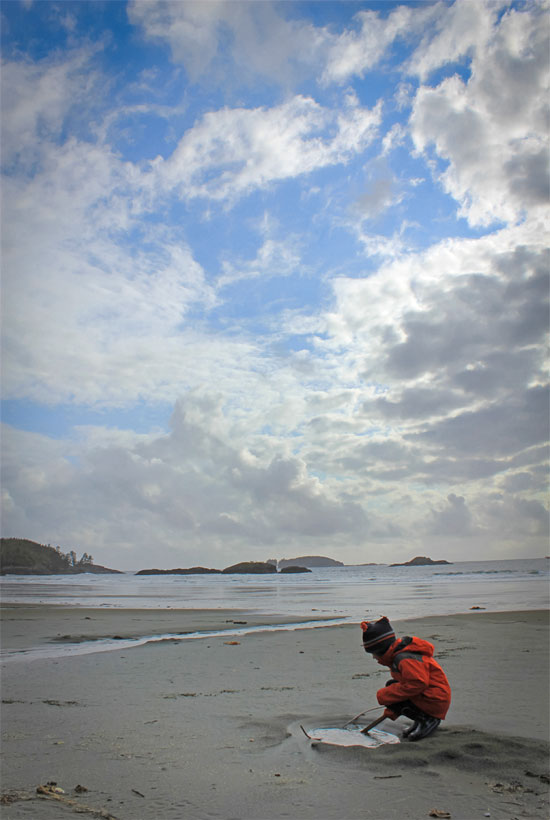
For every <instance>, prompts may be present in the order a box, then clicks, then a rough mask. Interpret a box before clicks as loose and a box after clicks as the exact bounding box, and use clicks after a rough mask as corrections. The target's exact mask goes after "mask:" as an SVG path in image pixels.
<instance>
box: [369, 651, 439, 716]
mask: <svg viewBox="0 0 550 820" xmlns="http://www.w3.org/2000/svg"><path fill="white" fill-rule="evenodd" d="M399 675H400V677H401V680H400V681H397V683H394V684H392V685H391V686H384V688H383V689H379V690H378V692H377V693H376V697H377V698H378V703H380V704H381V705H382V706H391V704H392V703H399V702H400V701H402V700H409V698H414V697H415V695H419V694H420V693H421V692H423V691H424V689H426V688H427V687H428V685H429V682H430V676H429V672H428V667H427V665H425V664H424V663H423V662H422V661H421V660H416V659H415V658H404V659H403V660H402V661H401V663H400V664H399Z"/></svg>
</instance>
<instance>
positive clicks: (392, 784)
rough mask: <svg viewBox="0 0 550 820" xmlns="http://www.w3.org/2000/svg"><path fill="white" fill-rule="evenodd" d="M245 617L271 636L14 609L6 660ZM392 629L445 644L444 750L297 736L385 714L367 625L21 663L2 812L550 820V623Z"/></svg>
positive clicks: (450, 621) (162, 618)
mask: <svg viewBox="0 0 550 820" xmlns="http://www.w3.org/2000/svg"><path fill="white" fill-rule="evenodd" d="M269 620H270V619H263V620H262V621H261V623H265V622H266V621H269ZM271 620H272V622H273V621H275V622H277V621H278V620H279V619H277V618H274V619H271ZM287 620H289V621H292V620H294V619H287ZM239 621H247V624H248V625H253V624H254V623H258V619H256V618H255V617H254V615H253V614H252V613H250V612H235V611H223V612H221V611H214V610H211V611H192V610H187V611H178V610H164V611H159V610H112V609H104V610H103V609H99V610H84V609H71V608H65V607H49V606H36V607H17V606H9V607H8V606H6V607H4V608H3V621H2V648H3V649H4V650H6V649H11V650H13V649H16V648H29V647H30V646H35V645H38V644H42V645H46V646H52V647H53V646H56V645H59V644H60V643H63V644H64V645H68V644H70V643H71V642H72V641H73V640H74V641H75V642H77V641H82V640H89V639H100V638H109V637H110V638H112V637H115V636H120V637H121V638H126V637H139V636H141V635H155V634H156V635H159V634H164V633H178V632H194V631H196V630H199V629H201V630H205V629H206V630H216V629H232V628H234V627H235V623H234V622H239ZM394 625H395V626H396V628H397V630H398V633H399V634H401V635H403V634H417V635H420V636H422V637H425V638H427V639H429V640H431V641H432V643H434V644H435V646H436V656H437V657H438V659H439V660H440V662H441V664H442V665H443V667H444V669H445V671H446V672H447V675H448V677H449V680H450V682H451V686H452V688H453V703H452V706H451V710H450V712H449V715H448V717H447V720H446V721H445V722H444V723H443V724H442V726H441V728H440V729H439V730H438V731H437V732H436V733H435V734H434V735H433V736H432V737H430V738H427V739H425V740H423V741H420V742H418V743H410V742H409V743H407V742H403V743H400V744H397V745H391V746H385V747H381V748H378V749H373V750H370V749H359V748H345V749H342V748H336V747H330V746H317V747H312V745H311V744H310V742H309V741H308V739H307V738H306V737H305V736H304V734H303V733H302V731H301V729H300V724H302V725H303V726H304V727H305V728H306V729H313V728H316V727H321V726H339V725H342V724H344V723H345V722H346V721H347V720H348V719H349V718H350V717H351V716H353V715H355V714H357V713H358V712H359V711H361V710H362V709H368V708H370V707H375V706H376V697H375V693H376V690H377V689H378V688H379V687H380V686H382V685H383V684H384V682H385V680H386V679H387V677H388V672H387V670H384V669H383V668H382V667H380V666H378V665H377V664H376V663H375V662H374V661H373V660H372V659H371V658H370V656H367V655H366V654H365V653H364V652H363V650H362V647H361V635H360V630H359V628H358V626H357V625H344V626H335V627H329V628H317V629H308V630H305V629H302V630H297V631H293V632H288V631H287V632H282V631H281V632H269V633H267V632H266V633H262V632H255V633H251V634H248V635H243V636H239V637H238V638H234V637H224V636H220V637H209V638H206V639H201V640H183V641H172V640H168V641H162V642H156V643H148V644H145V645H143V646H140V647H137V648H130V649H128V648H125V649H122V650H118V649H115V650H113V651H109V652H102V653H94V654H90V655H85V656H81V657H69V658H51V659H48V660H32V661H28V660H26V661H11V662H7V663H5V664H4V665H3V669H2V691H1V694H2V752H3V757H4V762H3V766H2V792H3V794H4V805H3V806H2V816H3V818H5V820H11V819H12V818H13V820H22V819H23V818H32V820H35V819H36V820H38V818H40V820H54V818H55V820H59V818H62V817H68V818H70V817H71V816H73V814H74V816H76V813H77V811H78V812H80V810H84V809H87V813H88V816H97V817H104V818H108V817H114V818H116V820H172V819H173V820H195V818H196V820H207V818H208V820H210V818H212V819H214V818H224V819H226V820H229V818H242V820H275V818H291V820H294V819H296V820H297V819H298V818H312V820H324V819H325V818H326V820H331V819H332V818H335V819H336V818H338V820H355V818H370V820H402V819H405V820H406V818H411V820H412V819H413V818H414V820H417V818H423V817H428V816H429V813H430V811H431V810H432V809H437V810H439V811H446V812H448V813H449V814H450V815H451V817H452V818H455V820H456V819H457V818H462V820H474V818H478V817H479V818H483V817H485V816H487V815H488V814H489V815H490V817H491V818H492V819H493V820H495V818H496V820H500V819H501V820H504V819H505V818H506V820H511V819H512V818H514V817H517V818H521V817H529V818H547V817H548V816H549V812H548V739H549V738H548V727H549V718H548V703H549V697H548V695H549V676H548V614H547V613H545V612H515V613H513V612H504V613H488V612H475V613H469V614H464V615H454V616H445V617H431V618H424V619H419V620H416V621H408V622H403V623H398V622H395V624H394ZM235 641H237V642H235ZM380 712H381V710H380V711H376V710H375V711H374V712H373V713H370V714H369V715H366V716H365V718H364V719H365V721H366V720H367V719H369V718H370V719H372V718H373V717H376V716H377V715H378V714H380ZM407 725H408V721H406V720H405V719H399V720H398V721H396V722H392V721H386V722H385V723H384V724H382V725H381V727H380V728H383V729H387V730H388V731H393V732H396V733H397V734H400V732H401V731H402V729H403V728H405V727H406V726H407ZM48 781H55V782H57V784H58V786H59V787H62V788H63V789H64V790H65V794H64V795H61V797H62V801H61V802H60V801H56V800H55V798H52V797H49V798H44V797H43V798H40V797H39V796H38V795H37V794H36V787H37V786H38V785H39V784H45V783H47V782H48ZM77 785H80V786H83V787H85V788H86V789H87V791H85V792H84V791H80V792H75V791H74V788H75V786H77Z"/></svg>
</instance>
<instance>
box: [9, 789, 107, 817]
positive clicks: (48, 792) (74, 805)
mask: <svg viewBox="0 0 550 820" xmlns="http://www.w3.org/2000/svg"><path fill="white" fill-rule="evenodd" d="M82 788H83V787H81V789H82ZM37 799H38V800H57V802H58V803H62V804H63V805H64V806H67V807H68V808H71V809H73V810H74V811H75V812H78V814H90V815H92V817H99V818H101V820H118V818H116V817H115V816H114V815H113V814H110V813H109V812H108V811H106V810H105V809H98V808H94V807H93V806H87V805H86V804H85V803H80V802H79V801H78V800H73V799H72V798H71V797H67V796H66V795H65V794H63V793H62V790H61V789H56V787H55V786H52V785H51V784H50V783H48V784H47V785H45V786H38V787H37V789H36V791H34V792H31V791H17V790H13V791H9V792H3V793H2V795H0V805H4V806H9V805H10V804H11V803H17V802H18V801H19V800H37Z"/></svg>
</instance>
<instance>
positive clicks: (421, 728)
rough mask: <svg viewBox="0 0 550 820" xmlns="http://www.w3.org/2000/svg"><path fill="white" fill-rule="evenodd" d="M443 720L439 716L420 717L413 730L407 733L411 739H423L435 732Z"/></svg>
mask: <svg viewBox="0 0 550 820" xmlns="http://www.w3.org/2000/svg"><path fill="white" fill-rule="evenodd" d="M440 723H441V721H440V720H439V718H434V717H431V716H430V715H426V717H425V718H423V719H420V720H419V721H418V722H417V723H415V725H414V726H413V727H412V728H411V730H410V731H409V732H408V733H407V737H408V738H409V740H422V738H423V737H428V735H431V734H432V732H435V730H436V729H437V727H438V726H439V724H440Z"/></svg>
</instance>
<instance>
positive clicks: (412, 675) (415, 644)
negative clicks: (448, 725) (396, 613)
mask: <svg viewBox="0 0 550 820" xmlns="http://www.w3.org/2000/svg"><path fill="white" fill-rule="evenodd" d="M361 629H362V630H363V648H364V650H365V652H369V653H371V654H372V655H373V656H374V657H375V658H376V660H377V661H378V663H381V664H382V665H383V666H388V667H390V669H391V671H392V677H391V679H390V680H389V681H388V682H387V683H386V685H385V686H384V687H383V688H382V689H379V690H378V692H377V693H376V697H377V698H378V703H380V704H381V705H382V706H385V707H386V711H385V712H384V715H385V716H386V717H389V718H391V719H392V720H395V719H396V718H397V717H399V715H404V716H405V717H408V718H410V719H411V720H412V721H413V725H412V726H410V727H409V728H408V729H406V730H405V731H404V732H403V737H408V739H409V740H421V739H422V738H423V737H428V735H431V734H432V732H434V731H435V730H436V729H437V727H438V726H439V724H440V723H441V721H442V720H443V719H444V718H445V715H446V714H447V711H448V709H449V706H450V704H451V687H450V686H449V681H448V680H447V677H446V675H445V673H444V671H443V669H442V668H441V666H440V665H439V664H438V663H437V661H435V660H434V658H433V651H434V648H433V646H432V644H431V643H429V642H428V641H425V640H423V639H422V638H414V637H413V638H409V637H406V638H401V639H399V640H398V639H397V638H396V635H395V632H394V630H393V627H392V625H391V624H390V622H389V621H388V619H387V618H386V617H384V618H380V619H379V620H378V621H363V622H362V623H361Z"/></svg>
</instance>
